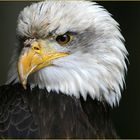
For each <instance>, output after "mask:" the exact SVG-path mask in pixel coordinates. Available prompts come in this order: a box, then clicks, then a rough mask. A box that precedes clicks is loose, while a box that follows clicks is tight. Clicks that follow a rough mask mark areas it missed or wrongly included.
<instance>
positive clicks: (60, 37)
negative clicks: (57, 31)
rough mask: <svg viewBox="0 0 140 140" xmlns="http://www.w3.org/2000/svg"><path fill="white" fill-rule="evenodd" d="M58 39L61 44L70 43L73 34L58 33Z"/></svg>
mask: <svg viewBox="0 0 140 140" xmlns="http://www.w3.org/2000/svg"><path fill="white" fill-rule="evenodd" d="M56 41H57V42H58V43H59V44H60V45H66V44H67V43H69V42H70V41H71V35H69V34H63V35H58V36H57V37H56Z"/></svg>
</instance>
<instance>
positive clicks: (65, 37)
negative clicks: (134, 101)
mask: <svg viewBox="0 0 140 140" xmlns="http://www.w3.org/2000/svg"><path fill="white" fill-rule="evenodd" d="M57 41H58V42H66V41H68V35H61V36H58V37H57Z"/></svg>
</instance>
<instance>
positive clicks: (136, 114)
mask: <svg viewBox="0 0 140 140" xmlns="http://www.w3.org/2000/svg"><path fill="white" fill-rule="evenodd" d="M30 3H32V2H0V85H2V84H4V82H5V80H6V75H7V70H8V68H9V66H8V63H9V60H10V57H11V54H12V53H11V52H12V50H13V49H14V47H15V46H14V44H15V42H16V35H15V34H16V22H17V20H16V19H17V16H18V14H19V11H21V10H22V9H23V7H25V6H26V5H29V4H30ZM98 3H99V4H100V5H102V6H104V7H105V8H106V9H107V10H108V11H109V12H110V13H111V14H112V15H113V18H115V19H116V20H117V21H118V22H119V23H120V26H121V31H122V34H123V36H124V38H125V39H126V48H127V50H128V52H129V61H130V64H129V65H128V74H127V77H126V89H125V91H124V92H123V94H122V99H121V102H120V105H119V107H117V108H115V109H114V110H113V112H112V116H113V120H114V123H115V127H116V128H117V131H118V134H119V135H120V137H121V138H140V90H139V88H140V75H139V72H140V2H132V1H131V2H113V1H112V2H105V1H104V2H98Z"/></svg>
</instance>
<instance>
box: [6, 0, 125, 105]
mask: <svg viewBox="0 0 140 140" xmlns="http://www.w3.org/2000/svg"><path fill="white" fill-rule="evenodd" d="M33 31H36V32H38V34H39V36H40V37H43V38H45V37H47V35H48V34H49V33H54V34H57V35H59V34H64V33H65V32H68V31H70V32H74V33H75V35H74V40H73V42H71V44H69V45H68V46H67V47H66V48H64V47H61V46H60V45H58V44H57V43H54V44H55V45H56V47H57V49H58V50H59V49H62V48H63V49H64V51H69V52H70V55H69V56H67V57H63V58H59V59H56V60H54V61H53V63H54V64H55V65H56V66H57V67H56V66H51V67H46V68H44V69H42V70H40V71H38V72H36V73H34V74H33V75H31V76H30V77H29V80H28V82H29V84H30V85H31V87H34V86H36V85H38V86H39V87H40V88H46V89H47V90H48V91H51V90H53V91H56V92H58V93H59V92H62V93H64V94H67V95H74V96H76V97H77V98H79V97H80V95H81V96H83V98H84V99H85V100H86V97H87V95H88V94H89V95H90V96H91V97H92V98H93V99H97V100H100V101H106V102H107V103H109V104H110V105H111V106H112V105H116V104H117V103H118V102H119V100H120V98H121V89H123V82H124V75H125V71H126V70H127V68H126V64H125V58H126V55H127V50H126V49H125V47H124V44H123V40H124V39H123V37H122V35H121V33H120V31H119V29H118V23H117V22H116V21H115V20H114V19H113V18H112V17H111V16H110V14H109V13H108V12H107V11H106V10H105V9H104V8H102V7H101V6H99V5H97V4H96V3H93V2H88V1H51V0H50V1H44V2H39V3H35V4H32V5H31V6H29V7H26V8H24V10H23V11H22V12H21V13H20V16H19V19H18V28H17V32H18V35H19V36H21V37H22V36H26V37H31V35H32V32H33ZM17 47H18V46H17ZM18 57H19V53H18V52H16V56H15V57H14V61H13V64H12V68H11V70H10V71H11V72H10V73H11V74H10V78H9V80H8V81H9V82H11V81H12V80H15V82H18V74H17V70H16V69H17V67H16V62H17V61H16V60H17V59H18Z"/></svg>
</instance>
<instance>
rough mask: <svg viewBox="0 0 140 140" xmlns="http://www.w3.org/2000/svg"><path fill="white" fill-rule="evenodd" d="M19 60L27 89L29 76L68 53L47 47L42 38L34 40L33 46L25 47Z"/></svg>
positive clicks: (20, 76) (21, 74) (21, 77)
mask: <svg viewBox="0 0 140 140" xmlns="http://www.w3.org/2000/svg"><path fill="white" fill-rule="evenodd" d="M24 49H25V50H23V51H22V53H21V56H20V58H19V61H18V74H19V79H20V81H21V83H22V85H23V87H24V88H25V89H26V84H27V78H28V76H29V75H30V74H31V73H33V72H36V71H38V70H40V69H42V68H44V67H46V66H50V65H51V61H52V60H54V59H57V58H60V57H64V56H67V55H68V53H64V52H56V51H55V50H54V49H53V48H52V47H50V46H48V47H45V44H44V42H43V41H42V40H40V41H34V42H33V43H31V47H29V48H24Z"/></svg>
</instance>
